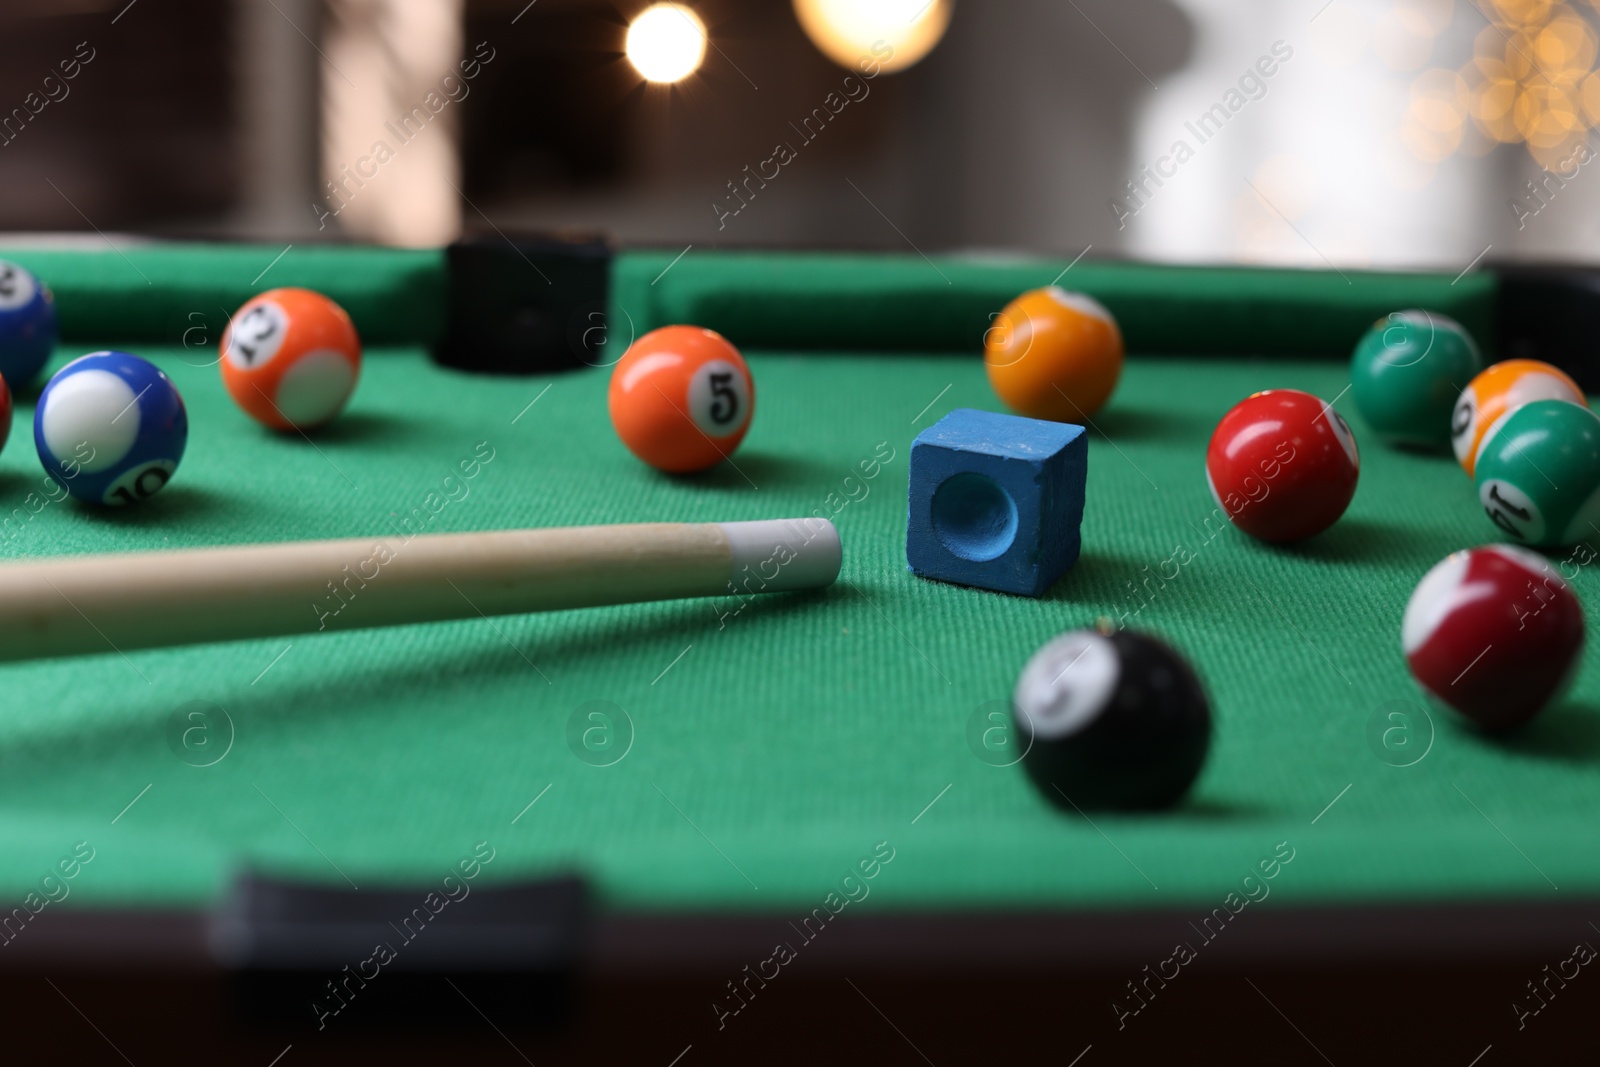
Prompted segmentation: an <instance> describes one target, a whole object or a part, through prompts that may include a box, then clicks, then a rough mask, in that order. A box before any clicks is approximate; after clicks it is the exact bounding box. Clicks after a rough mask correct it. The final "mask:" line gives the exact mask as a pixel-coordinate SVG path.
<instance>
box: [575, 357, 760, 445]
mask: <svg viewBox="0 0 1600 1067" xmlns="http://www.w3.org/2000/svg"><path fill="white" fill-rule="evenodd" d="M606 402H607V406H608V407H609V408H610V411H611V425H612V426H614V427H615V428H616V431H617V436H618V437H620V438H622V443H623V444H624V445H626V446H627V447H628V451H630V452H632V453H633V454H634V455H635V456H638V457H639V458H640V459H642V460H644V461H645V462H646V463H648V464H650V465H651V466H652V467H655V468H656V469H657V470H663V471H667V472H669V473H672V474H691V473H693V472H695V471H703V470H706V469H708V468H710V467H714V466H716V465H717V464H718V463H721V462H722V461H723V460H724V459H726V458H728V456H729V455H731V454H732V452H733V450H734V449H736V448H738V447H739V442H740V441H742V440H744V435H745V432H746V431H748V430H749V429H750V417H751V416H752V415H753V414H754V413H755V403H756V386H755V381H754V380H753V379H752V378H751V377H750V368H749V367H747V366H746V365H745V362H744V357H743V356H741V355H740V354H739V350H738V349H737V348H735V347H733V345H732V344H730V343H729V342H728V341H727V340H726V339H725V338H723V337H722V336H721V335H720V334H717V333H713V332H712V331H711V330H704V329H701V328H700V327H698V326H663V327H662V328H661V329H659V330H652V331H651V332H649V333H647V334H645V335H644V336H643V337H641V338H639V339H638V340H637V341H635V342H634V343H633V345H632V347H630V348H629V349H628V351H627V352H626V353H625V354H624V355H623V357H622V359H621V360H620V361H619V362H618V363H617V365H616V367H615V368H614V369H613V370H612V372H611V388H610V391H609V393H608V394H607V398H606Z"/></svg>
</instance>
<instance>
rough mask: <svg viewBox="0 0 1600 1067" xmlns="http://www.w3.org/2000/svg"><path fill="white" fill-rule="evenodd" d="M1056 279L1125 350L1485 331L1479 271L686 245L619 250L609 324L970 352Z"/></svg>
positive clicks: (1486, 295)
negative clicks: (1378, 331)
mask: <svg viewBox="0 0 1600 1067" xmlns="http://www.w3.org/2000/svg"><path fill="white" fill-rule="evenodd" d="M680 255H681V258H678V257H679V256H680ZM1052 281H1054V282H1056V283H1057V284H1059V285H1061V286H1063V287H1064V288H1067V289H1073V290H1077V291H1080V292H1085V293H1088V294H1090V295H1091V296H1094V297H1096V298H1098V299H1099V300H1100V301H1101V302H1102V303H1104V304H1105V305H1106V307H1107V308H1108V309H1109V310H1110V311H1111V313H1112V314H1113V315H1115V316H1116V317H1117V320H1118V322H1119V323H1120V325H1121V327H1122V331H1123V334H1124V336H1125V338H1126V341H1127V344H1128V348H1129V350H1130V351H1135V352H1164V353H1168V354H1171V355H1202V354H1203V355H1211V356H1225V357H1230V358H1232V357H1237V356H1239V355H1241V354H1250V355H1271V356H1277V357H1284V356H1290V357H1294V356H1321V357H1330V356H1331V357H1337V358H1348V357H1349V355H1350V351H1351V349H1352V348H1353V347H1354V346H1355V342H1356V339H1357V338H1359V337H1360V336H1361V335H1362V334H1363V333H1364V332H1366V330H1367V328H1368V327H1370V326H1371V325H1372V324H1373V322H1374V321H1376V320H1377V319H1379V318H1382V317H1383V316H1385V315H1387V314H1389V313H1390V312H1393V311H1399V310H1402V309H1405V308H1427V309H1429V310H1432V311H1434V312H1438V313H1441V314H1444V315H1448V316H1450V317H1452V318H1455V319H1457V320H1459V321H1460V322H1461V323H1462V324H1463V325H1464V326H1466V327H1467V329H1468V330H1469V331H1470V332H1471V333H1472V335H1473V336H1474V337H1475V338H1476V339H1477V340H1478V341H1479V343H1480V344H1491V343H1492V341H1493V338H1494V312H1495V303H1494V295H1495V292H1496V286H1497V283H1496V279H1495V276H1494V275H1493V274H1489V273H1477V274H1466V275H1462V276H1460V277H1454V276H1451V275H1447V274H1426V273H1405V274H1401V273H1382V272H1376V271H1352V272H1341V271H1336V270H1327V271H1316V270H1295V269H1289V268H1264V267H1189V266H1170V265H1158V264H1149V263H1121V262H1111V261H1099V262H1097V261H1095V260H1092V259H1085V260H1083V261H1082V262H1077V263H1074V262H1073V261H1071V260H1044V259H1029V258H1022V257H1007V258H1002V257H994V256H990V257H976V256H937V257H933V258H931V259H930V258H925V257H922V256H917V255H909V254H908V255H875V254H847V253H794V252H711V251H696V250H694V249H690V250H689V251H687V252H685V253H679V252H678V251H677V250H673V251H665V252H642V251H639V252H629V253H626V254H624V255H622V256H619V257H618V259H617V261H616V263H615V265H614V267H613V270H612V294H611V301H612V312H611V323H612V336H616V335H617V332H618V331H619V330H622V331H629V332H632V333H634V334H642V333H644V332H645V331H646V330H650V329H654V328H655V327H657V326H666V325H671V324H674V323H692V324H694V325H698V326H706V327H709V328H711V329H714V330H718V331H720V332H721V333H723V334H724V335H726V336H727V337H728V338H729V339H730V340H732V341H733V342H734V343H735V344H739V345H746V346H750V347H756V348H789V349H795V348H824V349H833V350H844V351H859V350H862V349H870V350H874V351H904V352H912V353H915V352H932V351H960V352H972V351H981V350H982V347H983V337H984V333H985V331H986V330H988V329H989V328H990V327H991V326H992V325H994V318H995V315H996V313H997V312H999V311H1000V310H1001V309H1002V308H1003V307H1005V305H1006V304H1008V303H1009V302H1010V301H1011V300H1012V299H1013V298H1014V297H1016V296H1017V294H1019V293H1022V292H1025V291H1027V290H1029V289H1037V288H1039V287H1041V286H1045V285H1049V284H1051V283H1052ZM623 336H627V334H626V333H624V334H623Z"/></svg>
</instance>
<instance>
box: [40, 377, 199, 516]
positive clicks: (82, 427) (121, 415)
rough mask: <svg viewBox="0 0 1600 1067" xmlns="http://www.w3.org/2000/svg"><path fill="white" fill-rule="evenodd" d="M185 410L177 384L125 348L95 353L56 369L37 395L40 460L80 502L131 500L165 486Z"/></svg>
mask: <svg viewBox="0 0 1600 1067" xmlns="http://www.w3.org/2000/svg"><path fill="white" fill-rule="evenodd" d="M188 439H189V416H188V414H187V413H186V412H185V411H184V408H183V397H181V396H179V395H178V389H177V386H175V385H173V384H172V380H171V379H170V378H168V377H167V376H166V375H165V374H162V373H161V372H160V371H159V370H157V369H156V368H155V366H154V365H152V364H150V363H148V362H146V361H145V360H142V359H140V358H139V357H138V356H133V355H129V354H128V353H126V352H93V353H91V354H89V355H87V356H83V357H81V358H79V359H75V360H73V361H72V362H71V363H68V364H67V365H66V366H65V367H62V368H61V369H60V370H59V371H57V372H56V374H55V377H53V378H51V379H50V383H49V384H48V385H46V386H45V387H44V392H42V393H40V394H39V406H38V408H37V409H36V410H35V412H34V417H33V440H34V443H35V444H36V445H38V447H39V461H40V462H41V463H43V464H44V469H45V471H46V472H48V473H49V475H50V477H52V478H54V479H55V480H56V481H57V482H58V483H60V485H61V487H62V488H63V489H65V490H66V491H67V492H69V493H71V494H72V495H73V496H75V497H77V498H78V499H79V500H86V501H89V502H90V503H94V504H105V505H108V506H112V507H117V506H121V505H124V504H133V503H137V502H138V501H141V500H144V499H146V498H147V497H150V496H152V495H154V494H155V493H156V492H157V491H158V490H160V488H161V487H162V486H164V485H166V484H167V480H168V479H169V478H171V477H172V472H173V471H175V470H177V469H178V461H179V460H181V459H182V458H183V446H184V444H185V443H187V441H188Z"/></svg>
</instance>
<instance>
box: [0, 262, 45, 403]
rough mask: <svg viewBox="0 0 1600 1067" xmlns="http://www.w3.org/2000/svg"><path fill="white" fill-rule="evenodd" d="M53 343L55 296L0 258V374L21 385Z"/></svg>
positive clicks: (35, 371) (39, 366)
mask: <svg viewBox="0 0 1600 1067" xmlns="http://www.w3.org/2000/svg"><path fill="white" fill-rule="evenodd" d="M55 347H56V301H55V297H54V296H52V295H51V294H50V290H49V289H47V288H46V287H45V286H44V284H43V283H42V282H40V281H39V279H38V278H36V277H34V276H33V275H32V274H31V273H29V272H28V271H26V270H24V269H22V268H21V267H19V266H17V265H16V264H15V263H7V262H6V261H4V260H0V377H3V378H5V380H6V381H7V382H8V383H9V384H10V386H11V388H14V389H21V388H23V387H24V386H26V385H28V384H29V383H30V382H32V381H33V380H34V378H36V377H38V375H39V371H41V370H42V369H44V365H45V363H46V362H48V361H49V359H50V353H51V352H52V351H54V349H55Z"/></svg>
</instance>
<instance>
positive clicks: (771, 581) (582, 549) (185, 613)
mask: <svg viewBox="0 0 1600 1067" xmlns="http://www.w3.org/2000/svg"><path fill="white" fill-rule="evenodd" d="M839 565H840V545H839V534H838V531H837V530H836V529H835V528H834V526H833V524H832V523H831V522H828V521H827V520H826V519H818V518H805V519H787V520H784V519H778V520H771V521H765V522H729V523H704V524H689V523H649V524H641V525H632V526H579V527H568V528H563V529H543V530H505V531H499V532H491V533H462V534H432V535H423V536H416V537H413V538H411V539H409V540H403V539H401V538H397V537H373V538H355V539H350V540H339V541H303V542H290V543H285V544H269V545H241V546H234V547H220V548H204V549H190V550H180V551H172V552H141V553H133V554H122V555H100V556H76V557H74V556H64V557H57V558H54V559H43V560H36V561H30V562H21V563H11V564H4V565H0V660H23V659H37V658H43V657H49V656H71V655H81V654H86V653H96V652H111V651H113V650H115V651H120V652H127V651H129V650H131V649H137V648H153V647H159V646H167V645H185V644H196V643H201V642H208V641H233V640H239V639H242V638H252V637H273V636H280V635H285V634H300V633H314V632H318V631H321V630H352V629H362V628H366V627H373V626H393V625H400V624H405V623H416V622H431V621H436V620H444V619H462V618H477V617H480V616H495V615H514V614H523V613H526V612H535V611H559V610H563V609H567V608H583V607H597V606H600V605H604V604H623V603H632V602H640V601H647V600H672V599H677V598H681V597H712V596H732V595H734V594H735V593H737V594H738V595H739V596H741V597H743V596H747V595H749V594H751V593H772V592H784V591H788V590H795V589H811V588H819V587H822V586H826V585H829V584H831V583H832V582H833V580H834V579H835V578H836V577H838V574H839Z"/></svg>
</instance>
